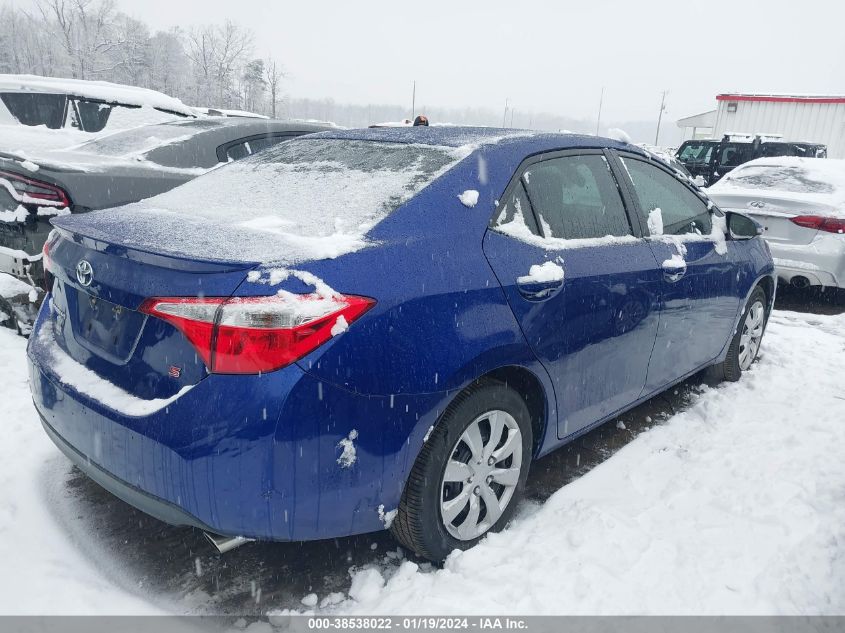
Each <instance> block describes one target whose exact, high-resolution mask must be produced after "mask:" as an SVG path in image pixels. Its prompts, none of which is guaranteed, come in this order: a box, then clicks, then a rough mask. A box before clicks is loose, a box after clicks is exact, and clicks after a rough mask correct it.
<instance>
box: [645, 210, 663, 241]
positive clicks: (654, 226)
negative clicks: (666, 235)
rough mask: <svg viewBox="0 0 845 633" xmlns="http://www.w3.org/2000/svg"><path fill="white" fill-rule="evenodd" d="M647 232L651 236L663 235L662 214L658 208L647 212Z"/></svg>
mask: <svg viewBox="0 0 845 633" xmlns="http://www.w3.org/2000/svg"><path fill="white" fill-rule="evenodd" d="M648 232H649V233H650V234H651V235H663V212H662V211H660V207H655V208H654V209H652V210H651V211H649V212H648Z"/></svg>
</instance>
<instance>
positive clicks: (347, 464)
mask: <svg viewBox="0 0 845 633" xmlns="http://www.w3.org/2000/svg"><path fill="white" fill-rule="evenodd" d="M356 439H358V431H356V430H355V429H352V430H351V431H349V435H347V436H346V437H345V438H343V439H342V440H340V441H339V442H338V443H337V447H338V448H339V449H341V453H340V457H338V458H337V463H338V464H340V467H341V468H351V467H352V465H353V464H354V463H355V462H356V461H357V459H358V455H357V454H356V452H355V443H354V442H355V440H356Z"/></svg>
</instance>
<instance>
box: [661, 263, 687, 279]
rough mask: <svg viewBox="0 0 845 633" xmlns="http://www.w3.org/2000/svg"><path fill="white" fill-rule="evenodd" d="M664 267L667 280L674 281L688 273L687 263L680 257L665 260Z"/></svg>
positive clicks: (664, 275)
mask: <svg viewBox="0 0 845 633" xmlns="http://www.w3.org/2000/svg"><path fill="white" fill-rule="evenodd" d="M662 268H663V277H664V278H665V279H666V281H669V282H672V283H675V282H676V281H679V280H680V279H681V277H683V276H684V275H686V274H687V263H686V262H685V261H684V260H682V259H680V258H677V259H675V258H674V257H673V258H672V259H667V260H666V261H665V262H663V266H662Z"/></svg>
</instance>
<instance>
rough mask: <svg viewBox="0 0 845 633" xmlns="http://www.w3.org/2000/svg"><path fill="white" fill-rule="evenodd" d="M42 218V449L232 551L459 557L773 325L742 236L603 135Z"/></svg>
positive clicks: (336, 166) (494, 141) (350, 162)
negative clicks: (651, 406)
mask: <svg viewBox="0 0 845 633" xmlns="http://www.w3.org/2000/svg"><path fill="white" fill-rule="evenodd" d="M53 223H54V226H55V229H56V230H55V231H54V233H53V234H52V236H51V237H50V239H49V240H48V242H47V244H46V246H45V250H44V261H45V266H46V269H47V271H48V275H47V284H48V295H47V300H46V301H45V302H44V305H43V306H42V309H41V312H40V314H39V316H38V320H37V322H36V325H35V329H34V332H33V334H32V336H31V338H30V342H29V348H28V356H29V368H30V384H31V388H32V394H33V398H34V401H35V405H36V407H37V409H38V412H39V413H40V415H41V418H42V420H43V425H44V428H45V430H46V432H47V433H48V434H49V436H50V437H51V438H52V440H53V441H54V442H55V443H56V444H57V445H58V447H59V448H60V449H61V450H62V451H63V452H64V453H65V454H66V455H67V456H68V457H69V458H70V459H71V461H73V462H74V463H75V464H76V465H77V466H78V467H79V468H80V469H81V470H82V471H84V472H85V473H86V474H87V475H88V476H90V477H91V478H92V479H94V480H95V481H97V482H98V483H99V484H101V485H102V486H103V487H105V488H106V489H108V490H109V491H111V492H112V493H114V494H115V495H117V496H119V497H121V498H122V499H124V500H126V501H127V502H129V503H130V504H133V505H135V506H137V507H138V508H140V509H141V510H143V511H145V512H147V513H149V514H151V515H153V516H155V517H158V518H160V519H162V520H164V521H166V522H169V523H171V524H175V525H187V526H194V527H197V528H199V529H201V530H204V531H205V532H207V533H208V534H209V535H211V536H212V538H213V540H215V542H216V543H217V544H218V546H219V547H220V549H221V550H224V549H227V548H230V547H232V546H235V545H237V544H239V543H241V542H243V541H245V540H250V539H254V540H265V541H296V540H308V539H323V538H330V537H340V536H346V535H353V534H360V533H366V532H373V531H377V530H382V529H390V530H391V531H392V533H393V534H394V536H395V537H396V538H397V539H398V540H399V541H400V542H401V543H402V544H403V545H405V546H407V547H408V548H410V549H411V550H413V551H414V552H416V553H417V554H419V555H421V556H424V557H427V558H430V559H432V560H441V559H443V558H444V557H445V556H447V555H448V554H449V552H450V551H452V550H453V549H456V548H467V547H470V546H471V545H473V544H474V543H475V542H477V541H478V539H480V538H482V537H483V536H484V535H485V534H486V533H488V532H490V531H491V530H492V531H494V530H499V529H501V528H502V527H503V526H504V525H506V523H507V521H508V519H509V517H510V516H511V515H512V513H513V512H514V509H515V507H516V505H517V502H518V499H519V496H520V491H521V490H522V488H523V486H524V484H525V481H526V478H527V476H528V472H529V467H530V465H531V463H532V461H533V460H535V459H536V458H538V457H540V456H542V455H544V454H546V453H548V452H550V451H552V450H554V449H555V448H558V447H560V446H561V445H563V444H565V443H566V442H569V441H571V440H572V439H573V438H575V437H577V436H579V435H581V434H583V433H585V432H586V431H588V430H589V429H591V428H594V427H595V426H597V425H599V424H602V423H603V422H606V421H608V420H611V419H613V418H614V417H615V416H617V415H619V414H620V413H621V412H623V411H625V410H626V409H629V408H631V407H633V406H634V405H636V404H637V403H639V402H641V401H643V400H645V399H647V398H649V397H651V396H653V395H654V394H656V393H658V392H660V391H662V390H664V389H667V388H668V387H670V386H672V385H674V384H676V383H678V382H679V381H681V380H683V379H685V378H686V377H688V376H690V375H692V374H694V373H695V372H698V371H700V370H702V369H705V368H708V367H709V368H711V369H712V371H713V372H714V373H715V374H716V375H717V376H719V377H721V378H725V379H730V380H737V379H739V377H740V375H741V373H742V372H743V371H746V370H748V369H749V368H751V366H752V363H753V361H754V359H755V357H756V355H757V352H758V349H759V346H760V342H761V339H762V336H763V332H764V329H765V325H766V319H767V315H768V313H769V311H770V309H771V306H772V303H773V301H774V277H773V274H774V273H773V270H774V269H773V265H772V259H771V256H770V255H769V252H768V249H767V247H766V245H765V243H764V242H763V240H762V239H760V238H759V237H758V227H757V225H756V224H755V223H754V222H753V221H751V220H749V219H748V218H747V217H745V216H743V215H741V214H732V213H728V214H723V213H722V212H721V211H720V210H719V209H718V208H716V207H714V206H713V204H712V203H710V202H709V201H708V200H707V198H706V197H705V196H704V194H702V193H701V192H700V191H698V189H696V188H695V187H694V186H693V185H691V184H690V183H689V181H688V180H687V179H686V178H684V177H682V176H680V175H679V174H677V173H675V172H673V171H672V170H671V168H670V167H668V166H667V165H665V164H664V163H662V162H660V161H656V160H653V159H652V158H650V157H649V155H647V154H646V153H644V152H643V151H642V150H640V149H638V148H636V147H634V146H631V145H627V144H624V143H619V142H616V141H611V140H609V139H601V138H596V137H586V136H575V135H564V134H532V133H527V132H515V131H505V130H491V129H468V128H444V127H441V128H434V127H431V128H422V127H420V128H413V129H390V128H387V129H373V130H363V131H361V130H357V131H356V130H352V131H337V132H327V133H323V134H318V135H312V136H308V137H302V138H300V139H296V140H293V141H290V142H288V143H284V144H281V145H278V146H276V147H274V148H272V149H269V150H268V151H265V152H263V153H260V154H257V155H255V156H253V157H249V158H246V159H244V160H243V161H240V162H238V163H233V164H231V165H229V166H226V167H223V168H221V169H219V170H217V171H215V172H213V173H211V174H208V175H206V176H202V177H199V178H197V179H196V180H194V181H192V182H190V183H188V184H186V185H184V186H182V187H179V188H177V189H174V190H172V191H170V192H168V193H166V194H163V195H161V196H157V197H155V198H151V199H149V200H147V201H145V202H142V203H138V204H135V205H130V206H127V207H122V208H120V209H118V210H115V211H98V212H92V213H87V214H80V215H78V216H64V217H60V218H56V219H55V220H54V221H53Z"/></svg>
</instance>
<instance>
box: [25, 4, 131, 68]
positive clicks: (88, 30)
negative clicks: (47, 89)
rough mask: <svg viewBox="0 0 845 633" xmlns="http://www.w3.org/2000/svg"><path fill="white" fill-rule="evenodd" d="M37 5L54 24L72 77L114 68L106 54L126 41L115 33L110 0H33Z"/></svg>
mask: <svg viewBox="0 0 845 633" xmlns="http://www.w3.org/2000/svg"><path fill="white" fill-rule="evenodd" d="M36 6H37V7H38V9H39V11H40V12H41V15H42V17H43V18H44V21H45V22H47V23H52V24H54V25H55V27H56V28H57V30H58V35H59V37H60V40H61V42H62V45H63V47H64V49H65V52H66V53H67V55H68V57H69V58H70V60H71V72H72V74H73V76H74V77H76V78H78V79H90V78H91V77H92V76H97V75H99V74H102V73H107V72H109V71H111V70H113V69H114V62H112V61H110V60H108V55H109V53H111V52H112V51H114V50H115V49H116V48H118V47H120V46H122V45H124V44H125V41H124V40H122V39H120V38H119V37H118V36H117V29H116V24H115V20H116V15H117V14H116V11H115V9H114V2H113V1H112V0H36ZM118 63H119V62H118Z"/></svg>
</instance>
